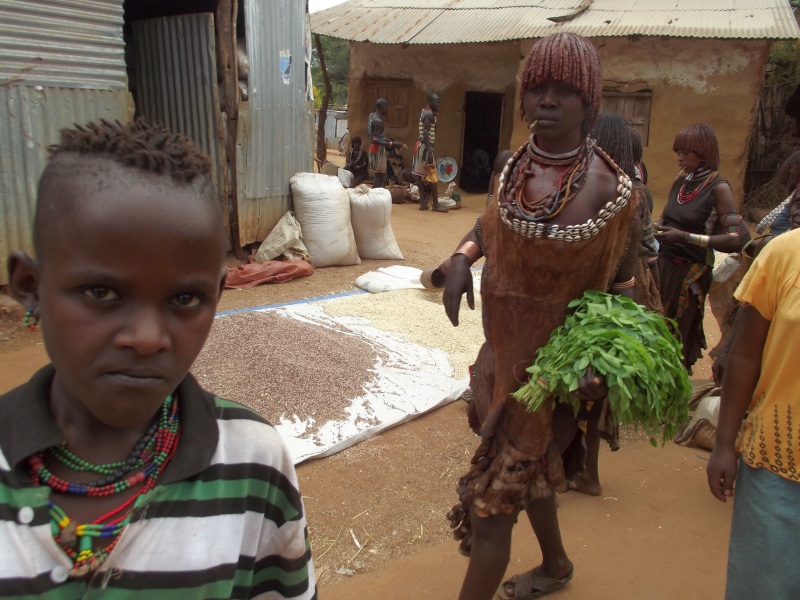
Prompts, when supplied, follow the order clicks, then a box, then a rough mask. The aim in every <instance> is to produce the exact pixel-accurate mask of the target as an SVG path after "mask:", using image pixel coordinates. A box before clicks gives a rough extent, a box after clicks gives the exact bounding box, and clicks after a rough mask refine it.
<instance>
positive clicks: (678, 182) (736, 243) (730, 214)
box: [655, 123, 746, 374]
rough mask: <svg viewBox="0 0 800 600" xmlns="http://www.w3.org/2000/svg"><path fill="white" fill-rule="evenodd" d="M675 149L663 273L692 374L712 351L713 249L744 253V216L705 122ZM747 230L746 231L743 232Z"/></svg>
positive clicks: (664, 294) (664, 219) (659, 230)
mask: <svg viewBox="0 0 800 600" xmlns="http://www.w3.org/2000/svg"><path fill="white" fill-rule="evenodd" d="M672 149H673V150H674V151H675V153H676V154H677V156H678V165H680V167H681V172H680V174H679V175H678V177H677V178H676V179H675V182H674V183H673V184H672V189H671V190H670V192H669V198H668V200H667V205H666V207H665V208H664V212H663V213H662V215H661V218H660V219H659V221H658V223H657V225H656V233H655V237H656V239H657V240H658V242H659V244H660V247H659V257H658V271H659V276H660V282H659V283H660V290H661V303H662V304H663V306H664V314H665V316H667V317H669V318H671V319H675V320H676V321H677V324H678V331H679V333H680V336H681V340H682V342H683V363H684V366H685V367H686V369H687V371H688V372H689V374H691V373H692V366H693V365H694V363H695V362H696V361H697V359H698V358H700V356H702V350H705V349H706V348H707V346H706V337H705V332H704V331H703V308H704V306H705V299H706V294H707V293H708V290H709V288H710V287H711V278H712V271H713V268H714V250H718V251H720V252H739V251H740V250H741V249H742V245H743V243H744V241H746V240H743V238H742V235H741V234H740V231H741V229H740V221H741V218H740V216H739V212H738V209H737V206H736V201H735V200H734V198H733V192H732V191H731V186H730V185H729V184H728V182H727V181H726V180H725V179H723V178H722V177H721V176H720V174H719V171H718V169H719V144H718V143H717V136H716V135H714V130H713V129H711V127H709V126H708V125H706V124H705V123H697V124H695V125H690V126H689V127H687V128H686V129H684V130H682V131H680V132H678V134H677V135H676V136H675V142H674V143H673V144H672ZM742 229H743V228H742Z"/></svg>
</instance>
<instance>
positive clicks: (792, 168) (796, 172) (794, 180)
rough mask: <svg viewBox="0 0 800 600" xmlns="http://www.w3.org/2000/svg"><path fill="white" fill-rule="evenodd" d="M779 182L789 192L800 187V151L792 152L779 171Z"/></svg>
mask: <svg viewBox="0 0 800 600" xmlns="http://www.w3.org/2000/svg"><path fill="white" fill-rule="evenodd" d="M778 182H779V183H780V184H781V185H782V186H783V187H785V188H786V189H787V190H793V189H795V188H796V187H797V186H799V185H800V150H796V151H795V152H792V153H791V154H790V155H789V157H788V158H787V159H786V160H785V161H783V164H782V165H781V168H780V169H778Z"/></svg>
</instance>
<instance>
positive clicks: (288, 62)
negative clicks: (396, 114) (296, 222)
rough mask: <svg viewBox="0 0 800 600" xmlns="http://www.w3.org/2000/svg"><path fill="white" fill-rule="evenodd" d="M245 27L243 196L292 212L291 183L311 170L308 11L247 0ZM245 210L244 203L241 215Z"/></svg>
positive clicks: (288, 1)
mask: <svg viewBox="0 0 800 600" xmlns="http://www.w3.org/2000/svg"><path fill="white" fill-rule="evenodd" d="M245 23H246V36H247V54H248V59H249V61H250V72H249V80H248V86H249V102H248V104H249V107H248V110H249V118H248V131H247V135H246V140H245V143H246V144H247V146H246V148H247V169H246V172H245V179H244V182H241V181H240V182H239V185H240V192H241V191H242V190H241V188H242V187H243V188H244V199H245V200H251V199H261V200H259V201H260V202H265V201H266V202H273V201H274V202H278V203H279V204H280V205H282V206H285V207H288V203H289V193H290V190H289V179H290V178H291V177H292V175H294V174H295V173H298V172H301V171H311V170H312V156H313V148H312V146H311V138H310V136H309V135H308V132H309V127H310V126H311V125H310V124H311V123H313V114H311V111H309V106H308V103H307V100H306V70H305V52H306V31H305V23H306V12H305V6H304V3H302V2H297V0H272V1H270V2H263V1H260V0H247V1H246V2H245ZM240 197H241V195H240ZM241 209H242V206H241V203H240V215H242V214H243V213H242V212H241ZM282 214H283V213H281V214H279V215H278V218H280V216H281V215H282ZM276 221H277V219H276ZM272 224H273V225H274V223H272ZM242 229H243V230H244V229H245V228H244V227H243V228H242ZM243 241H244V240H243Z"/></svg>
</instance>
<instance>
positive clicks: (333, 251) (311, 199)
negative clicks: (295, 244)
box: [289, 173, 361, 267]
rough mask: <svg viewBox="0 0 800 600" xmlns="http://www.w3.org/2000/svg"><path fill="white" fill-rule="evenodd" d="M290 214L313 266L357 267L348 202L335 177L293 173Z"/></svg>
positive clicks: (358, 258) (357, 256) (345, 193)
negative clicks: (292, 205)
mask: <svg viewBox="0 0 800 600" xmlns="http://www.w3.org/2000/svg"><path fill="white" fill-rule="evenodd" d="M289 185H290V186H291V188H292V201H293V204H294V214H295V216H296V217H297V220H298V221H299V222H300V227H301V228H302V230H303V242H304V243H305V245H306V248H308V254H309V256H310V257H311V259H310V262H311V264H313V265H314V266H315V267H330V266H334V265H336V266H346V265H358V264H360V263H361V258H360V257H359V255H358V249H357V247H356V240H355V237H354V236H353V226H352V225H351V224H350V199H349V198H348V196H347V192H346V191H345V189H344V188H343V187H342V184H341V182H340V181H339V178H338V177H331V176H329V175H322V174H320V173H297V174H296V175H295V176H294V177H292V178H291V179H290V180H289Z"/></svg>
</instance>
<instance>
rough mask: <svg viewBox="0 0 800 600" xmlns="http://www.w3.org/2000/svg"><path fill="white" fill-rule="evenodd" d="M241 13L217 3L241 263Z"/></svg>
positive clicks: (233, 2) (233, 223)
mask: <svg viewBox="0 0 800 600" xmlns="http://www.w3.org/2000/svg"><path fill="white" fill-rule="evenodd" d="M238 10H239V3H238V2H237V0H217V11H216V15H215V19H216V22H217V69H218V70H219V76H220V85H221V86H222V87H223V90H224V92H225V93H224V96H225V106H223V107H222V109H223V110H224V111H225V114H226V115H227V119H228V123H227V127H226V128H225V130H226V139H225V140H224V145H225V158H226V166H227V173H226V177H225V183H226V184H227V185H226V187H227V191H228V206H227V209H228V221H229V223H228V225H229V231H230V237H231V248H232V250H233V253H234V254H235V255H236V258H238V259H241V258H242V257H243V256H244V254H243V253H242V244H241V239H240V237H239V191H238V190H239V188H238V181H237V180H236V133H237V131H238V118H239V86H238V81H237V80H238V77H239V75H238V61H237V56H236V16H237V12H238Z"/></svg>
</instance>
